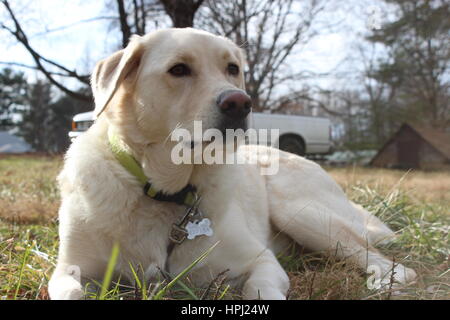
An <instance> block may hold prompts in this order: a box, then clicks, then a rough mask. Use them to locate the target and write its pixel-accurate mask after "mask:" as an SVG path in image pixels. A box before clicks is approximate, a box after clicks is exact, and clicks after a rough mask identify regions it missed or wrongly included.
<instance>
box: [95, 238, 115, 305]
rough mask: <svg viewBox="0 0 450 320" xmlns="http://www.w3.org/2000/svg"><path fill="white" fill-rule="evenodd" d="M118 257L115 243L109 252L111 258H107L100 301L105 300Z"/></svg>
mask: <svg viewBox="0 0 450 320" xmlns="http://www.w3.org/2000/svg"><path fill="white" fill-rule="evenodd" d="M118 257H119V244H118V243H117V242H116V243H115V244H114V246H113V248H112V250H111V257H110V258H109V262H108V267H107V268H106V272H105V276H104V278H103V283H102V289H101V291H100V297H99V299H100V300H105V296H106V294H107V292H108V288H109V285H110V284H111V279H112V276H113V273H114V268H115V266H116V263H117V258H118Z"/></svg>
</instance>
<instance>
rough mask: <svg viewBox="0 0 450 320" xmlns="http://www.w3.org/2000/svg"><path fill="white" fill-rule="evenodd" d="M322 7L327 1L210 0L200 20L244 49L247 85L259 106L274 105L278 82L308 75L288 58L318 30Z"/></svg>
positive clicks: (255, 103) (262, 107)
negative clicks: (289, 61)
mask: <svg viewBox="0 0 450 320" xmlns="http://www.w3.org/2000/svg"><path fill="white" fill-rule="evenodd" d="M323 9H324V2H323V1H319V0H306V1H295V0H263V1H256V0H232V1H213V0H208V1H206V3H205V10H203V12H202V16H201V23H202V27H203V28H205V29H209V30H211V31H213V32H215V33H218V34H222V35H224V36H226V37H230V38H231V39H233V40H234V41H235V42H236V43H238V44H240V45H241V46H242V47H243V48H244V49H245V51H246V55H247V67H248V70H247V71H248V72H247V73H246V86H247V88H246V89H247V91H248V92H249V94H250V96H251V97H252V100H253V105H254V108H255V109H256V110H263V109H274V108H275V107H274V106H275V104H274V101H273V94H274V91H275V90H276V88H277V87H279V86H281V85H283V84H285V83H287V82H289V81H294V80H296V79H299V78H301V77H302V76H303V75H304V74H303V72H300V71H297V72H295V71H293V70H292V69H291V68H289V66H287V65H286V63H287V62H288V58H289V57H290V56H291V55H292V54H293V53H294V51H295V49H297V48H299V47H301V45H304V44H306V43H307V42H308V41H309V40H310V39H311V38H312V37H313V36H314V35H315V34H316V32H315V31H314V30H313V29H312V24H313V21H314V19H315V18H316V17H317V15H318V13H319V12H321V11H322V10H323ZM270 106H272V107H270Z"/></svg>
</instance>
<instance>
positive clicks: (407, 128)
mask: <svg viewBox="0 0 450 320" xmlns="http://www.w3.org/2000/svg"><path fill="white" fill-rule="evenodd" d="M370 165H372V166H374V167H385V168H398V169H410V168H414V169H441V168H450V134H449V133H448V132H445V131H444V130H437V129H434V128H428V127H421V126H417V125H413V124H409V123H404V124H403V125H402V126H401V127H400V129H399V130H398V131H397V132H396V133H395V134H394V135H393V136H392V137H391V138H390V139H389V140H388V141H387V142H386V143H385V144H384V146H383V147H382V148H381V149H380V150H379V151H378V153H377V154H376V155H375V156H374V157H373V158H372V160H371V161H370Z"/></svg>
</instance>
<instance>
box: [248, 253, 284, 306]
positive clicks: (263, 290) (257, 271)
mask: <svg viewBox="0 0 450 320" xmlns="http://www.w3.org/2000/svg"><path fill="white" fill-rule="evenodd" d="M288 289H289V277H288V276H287V274H286V272H285V271H284V270H283V268H282V267H281V265H280V264H279V263H278V260H277V258H276V257H275V256H274V255H273V253H272V251H271V250H264V251H263V252H262V253H261V254H260V255H259V256H258V257H257V258H256V259H255V261H254V262H253V264H252V266H251V269H250V272H249V277H248V279H247V281H246V282H245V283H244V287H243V290H242V294H243V297H244V299H252V300H253V299H264V300H285V299H286V294H287V291H288Z"/></svg>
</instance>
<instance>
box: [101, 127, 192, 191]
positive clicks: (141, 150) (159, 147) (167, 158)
mask: <svg viewBox="0 0 450 320" xmlns="http://www.w3.org/2000/svg"><path fill="white" fill-rule="evenodd" d="M109 130H110V132H109V133H111V131H112V132H113V133H114V134H115V135H117V136H118V137H119V138H120V140H122V141H123V147H124V148H125V149H126V150H127V151H128V152H129V153H130V154H131V155H132V156H133V157H134V158H135V159H136V160H137V161H138V162H139V163H140V165H141V166H142V169H143V171H144V174H145V175H146V176H147V178H148V179H149V180H150V182H151V183H152V185H153V187H154V188H155V189H157V190H159V191H163V192H165V193H168V194H173V193H176V192H178V191H180V190H181V189H183V188H184V187H185V186H186V185H187V184H188V183H189V180H190V178H191V176H192V171H193V167H194V165H191V164H179V165H177V164H174V163H173V161H172V160H171V153H172V148H173V142H172V141H166V142H161V143H151V144H148V143H144V142H143V141H145V139H130V138H129V137H128V136H126V135H124V134H123V133H122V132H120V130H117V129H115V128H114V127H110V128H109ZM139 140H140V141H142V142H138V141H139Z"/></svg>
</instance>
